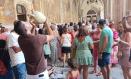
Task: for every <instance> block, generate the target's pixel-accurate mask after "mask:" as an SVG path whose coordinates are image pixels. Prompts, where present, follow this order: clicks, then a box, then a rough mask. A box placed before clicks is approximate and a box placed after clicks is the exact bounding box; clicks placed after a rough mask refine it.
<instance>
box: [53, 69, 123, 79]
mask: <svg viewBox="0 0 131 79" xmlns="http://www.w3.org/2000/svg"><path fill="white" fill-rule="evenodd" d="M68 70H69V68H67V67H66V68H62V67H55V70H54V73H55V74H52V75H51V77H52V78H51V79H66V74H67V72H68ZM92 70H93V68H92V67H90V68H89V72H91V71H92ZM111 77H112V79H124V78H123V74H122V70H121V68H120V66H117V67H114V68H112V71H111ZM81 79H82V77H81ZM89 79H103V78H102V76H96V75H95V74H89Z"/></svg>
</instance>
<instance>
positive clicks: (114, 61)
mask: <svg viewBox="0 0 131 79" xmlns="http://www.w3.org/2000/svg"><path fill="white" fill-rule="evenodd" d="M109 27H110V28H111V29H112V31H113V39H114V44H115V43H117V39H119V36H118V32H117V30H116V29H115V26H114V23H112V22H111V23H110V25H109ZM117 53H118V46H113V47H112V52H111V60H110V62H111V64H112V66H115V65H116V64H117V63H118V58H117Z"/></svg>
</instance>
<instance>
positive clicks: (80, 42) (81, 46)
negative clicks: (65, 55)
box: [74, 28, 93, 79]
mask: <svg viewBox="0 0 131 79" xmlns="http://www.w3.org/2000/svg"><path fill="white" fill-rule="evenodd" d="M74 46H75V48H76V61H77V64H78V66H79V71H80V72H81V70H82V69H83V79H88V66H89V65H91V64H92V54H91V51H90V49H92V48H93V41H92V39H91V37H90V36H89V35H87V34H86V33H85V31H84V29H83V28H80V29H79V33H78V35H77V37H76V38H75V40H74Z"/></svg>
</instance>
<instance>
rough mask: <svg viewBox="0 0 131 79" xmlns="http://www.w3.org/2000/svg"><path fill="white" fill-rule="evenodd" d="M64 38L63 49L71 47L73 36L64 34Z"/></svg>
mask: <svg viewBox="0 0 131 79" xmlns="http://www.w3.org/2000/svg"><path fill="white" fill-rule="evenodd" d="M62 37H63V44H62V47H71V35H70V34H63V35H62Z"/></svg>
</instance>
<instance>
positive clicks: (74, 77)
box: [67, 59, 80, 79]
mask: <svg viewBox="0 0 131 79" xmlns="http://www.w3.org/2000/svg"><path fill="white" fill-rule="evenodd" d="M67 63H68V66H69V67H70V68H71V69H70V71H69V72H68V74H67V79H80V74H79V70H78V68H77V67H76V65H75V63H74V62H73V60H72V59H68V61H67Z"/></svg>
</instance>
